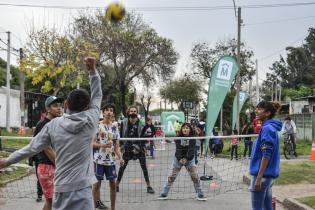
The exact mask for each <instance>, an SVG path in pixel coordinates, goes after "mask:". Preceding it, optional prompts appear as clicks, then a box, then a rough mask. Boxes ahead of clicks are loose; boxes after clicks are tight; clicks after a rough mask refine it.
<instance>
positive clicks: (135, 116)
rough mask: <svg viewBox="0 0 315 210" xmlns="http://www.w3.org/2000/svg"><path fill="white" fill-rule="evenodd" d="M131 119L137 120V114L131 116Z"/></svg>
mask: <svg viewBox="0 0 315 210" xmlns="http://www.w3.org/2000/svg"><path fill="white" fill-rule="evenodd" d="M129 118H131V119H135V118H137V114H135V113H132V114H129Z"/></svg>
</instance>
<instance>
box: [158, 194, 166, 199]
mask: <svg viewBox="0 0 315 210" xmlns="http://www.w3.org/2000/svg"><path fill="white" fill-rule="evenodd" d="M166 199H168V197H167V195H166V194H164V193H162V194H161V195H160V197H158V200H166Z"/></svg>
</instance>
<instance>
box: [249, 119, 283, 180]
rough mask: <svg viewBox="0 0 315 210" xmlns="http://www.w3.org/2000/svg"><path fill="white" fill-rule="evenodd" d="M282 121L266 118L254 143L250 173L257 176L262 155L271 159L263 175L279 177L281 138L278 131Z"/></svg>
mask: <svg viewBox="0 0 315 210" xmlns="http://www.w3.org/2000/svg"><path fill="white" fill-rule="evenodd" d="M281 128H282V123H281V122H280V121H277V120H273V119H270V120H266V121H264V122H263V125H262V129H261V130H260V133H259V135H258V137H257V139H256V141H255V143H254V147H253V152H252V155H251V159H250V168H249V171H250V174H251V175H253V176H257V175H258V172H259V168H260V163H261V159H262V157H265V158H266V159H268V160H269V162H268V165H267V168H266V170H265V172H264V175H263V177H271V178H277V177H278V176H279V172H280V140H279V135H278V132H279V131H280V130H281Z"/></svg>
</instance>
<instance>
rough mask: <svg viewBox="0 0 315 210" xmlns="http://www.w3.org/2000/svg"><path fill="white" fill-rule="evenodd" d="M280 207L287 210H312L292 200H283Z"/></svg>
mask: <svg viewBox="0 0 315 210" xmlns="http://www.w3.org/2000/svg"><path fill="white" fill-rule="evenodd" d="M282 205H283V206H284V207H285V208H287V209H288V210H314V209H313V208H311V207H309V206H307V205H305V204H303V203H300V202H299V201H297V200H295V199H294V198H285V199H284V201H283V203H282Z"/></svg>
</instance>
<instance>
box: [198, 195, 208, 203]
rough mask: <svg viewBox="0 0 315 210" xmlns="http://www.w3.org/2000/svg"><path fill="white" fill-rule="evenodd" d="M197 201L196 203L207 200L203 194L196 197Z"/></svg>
mask: <svg viewBox="0 0 315 210" xmlns="http://www.w3.org/2000/svg"><path fill="white" fill-rule="evenodd" d="M197 200H198V201H206V200H207V198H206V197H205V196H204V195H203V194H199V195H198V196H197Z"/></svg>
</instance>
